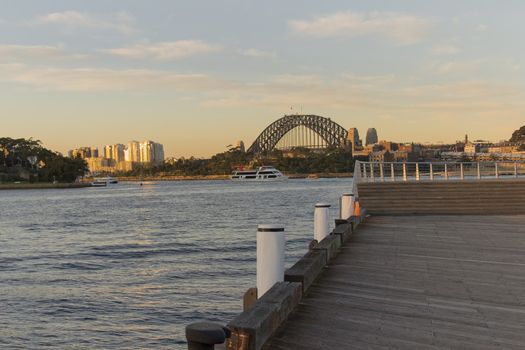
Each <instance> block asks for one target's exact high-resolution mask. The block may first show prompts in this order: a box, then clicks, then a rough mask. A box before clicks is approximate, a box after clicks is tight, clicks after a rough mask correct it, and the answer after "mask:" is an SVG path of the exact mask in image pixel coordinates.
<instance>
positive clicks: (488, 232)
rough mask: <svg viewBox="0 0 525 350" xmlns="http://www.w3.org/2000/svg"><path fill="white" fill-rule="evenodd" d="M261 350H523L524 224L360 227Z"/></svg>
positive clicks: (384, 221)
mask: <svg viewBox="0 0 525 350" xmlns="http://www.w3.org/2000/svg"><path fill="white" fill-rule="evenodd" d="M265 349H267V350H270V349H271V350H279V349H287V350H290V349H304V350H307V349H476V350H479V349H525V216H523V215H520V216H443V215H440V216H376V217H371V218H369V219H367V222H366V223H365V224H364V225H362V226H360V227H359V229H358V232H356V233H355V234H354V235H353V236H352V238H351V239H350V240H349V242H347V243H346V245H345V246H343V248H342V252H341V253H340V254H339V255H338V256H337V257H336V258H335V259H334V260H333V262H332V263H331V264H329V265H328V267H327V268H326V270H325V271H324V273H323V274H322V275H321V277H320V278H319V279H318V280H317V281H316V282H315V283H314V284H313V285H312V287H311V288H310V290H309V292H308V295H306V296H305V297H304V299H303V300H302V301H301V304H300V305H299V307H298V308H297V309H296V310H295V311H294V312H293V313H292V315H291V316H290V318H289V319H288V321H287V322H286V323H285V324H284V325H283V327H282V328H281V329H280V330H279V331H278V332H277V333H276V334H275V336H274V337H273V338H272V339H271V340H270V341H269V342H268V343H267V344H266V346H265Z"/></svg>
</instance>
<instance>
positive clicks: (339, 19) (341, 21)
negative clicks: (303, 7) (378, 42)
mask: <svg viewBox="0 0 525 350" xmlns="http://www.w3.org/2000/svg"><path fill="white" fill-rule="evenodd" d="M288 25H289V27H290V29H291V30H292V31H293V32H295V33H297V34H301V35H304V36H309V37H314V38H330V37H340V38H356V37H361V36H369V35H373V36H379V37H384V38H387V39H389V40H391V41H393V42H395V43H397V44H401V45H410V44H415V43H417V42H419V41H421V40H422V38H423V37H424V35H425V34H426V32H427V30H428V28H429V27H430V25H431V22H430V21H429V20H427V19H424V18H420V17H416V16H412V15H406V14H400V13H394V12H368V13H360V12H352V11H347V12H338V13H334V14H330V15H325V16H320V17H316V18H314V19H313V20H291V21H289V22H288Z"/></svg>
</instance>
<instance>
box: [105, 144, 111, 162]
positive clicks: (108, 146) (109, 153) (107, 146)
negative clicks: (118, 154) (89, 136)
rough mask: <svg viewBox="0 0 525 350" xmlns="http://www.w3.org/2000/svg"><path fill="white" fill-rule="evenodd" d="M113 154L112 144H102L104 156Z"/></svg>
mask: <svg viewBox="0 0 525 350" xmlns="http://www.w3.org/2000/svg"><path fill="white" fill-rule="evenodd" d="M112 154H113V146H112V145H106V146H104V158H110V159H111V156H112Z"/></svg>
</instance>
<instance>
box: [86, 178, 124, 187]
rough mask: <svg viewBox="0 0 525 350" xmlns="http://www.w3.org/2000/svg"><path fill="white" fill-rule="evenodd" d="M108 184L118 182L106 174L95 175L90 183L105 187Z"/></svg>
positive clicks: (94, 185)
mask: <svg viewBox="0 0 525 350" xmlns="http://www.w3.org/2000/svg"><path fill="white" fill-rule="evenodd" d="M110 184H118V180H117V179H115V178H113V177H111V176H107V177H97V178H95V181H93V182H92V183H91V186H93V187H106V186H108V185H110Z"/></svg>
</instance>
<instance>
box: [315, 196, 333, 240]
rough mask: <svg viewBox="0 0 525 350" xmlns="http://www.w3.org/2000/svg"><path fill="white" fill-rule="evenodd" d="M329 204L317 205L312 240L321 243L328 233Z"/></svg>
mask: <svg viewBox="0 0 525 350" xmlns="http://www.w3.org/2000/svg"><path fill="white" fill-rule="evenodd" d="M329 208H330V204H328V203H317V204H316V205H315V212H314V239H315V240H317V242H321V241H322V240H323V239H324V238H325V237H326V236H328V234H329V233H330V231H329V227H328V210H329Z"/></svg>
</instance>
